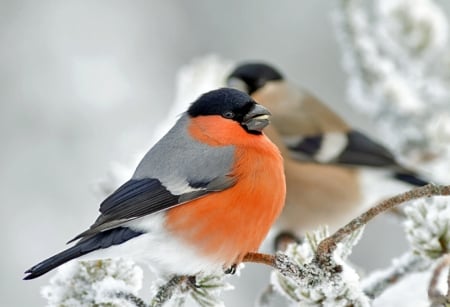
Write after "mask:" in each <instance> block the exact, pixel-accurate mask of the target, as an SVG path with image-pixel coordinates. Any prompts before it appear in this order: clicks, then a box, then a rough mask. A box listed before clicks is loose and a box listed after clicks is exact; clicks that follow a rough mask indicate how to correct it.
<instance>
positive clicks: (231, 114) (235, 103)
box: [187, 88, 270, 134]
mask: <svg viewBox="0 0 450 307" xmlns="http://www.w3.org/2000/svg"><path fill="white" fill-rule="evenodd" d="M187 113H188V114H189V115H190V116H191V117H197V116H205V115H220V116H222V117H224V118H226V119H230V120H234V121H236V122H238V123H239V124H241V126H242V127H243V128H244V129H245V130H246V131H247V132H249V133H252V134H260V133H261V130H262V129H263V128H264V127H265V126H267V125H268V124H269V119H268V118H269V116H270V112H269V110H267V109H266V108H264V107H263V106H261V105H259V104H257V103H256V102H255V101H254V100H253V99H252V98H251V97H250V96H249V95H248V94H246V93H244V92H242V91H239V90H237V89H233V88H221V89H218V90H213V91H210V92H207V93H205V94H203V95H202V96H200V97H199V98H198V99H197V100H196V101H194V102H193V103H192V104H191V106H190V107H189V109H188V111H187Z"/></svg>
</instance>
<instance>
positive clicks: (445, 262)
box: [428, 254, 450, 306]
mask: <svg viewBox="0 0 450 307" xmlns="http://www.w3.org/2000/svg"><path fill="white" fill-rule="evenodd" d="M448 266H450V254H447V255H445V256H444V257H443V258H442V260H441V261H440V262H439V263H438V265H437V266H436V268H435V269H434V270H433V275H432V276H431V280H430V284H429V285H428V299H429V300H430V301H431V303H432V306H434V305H436V306H441V305H445V304H449V303H450V300H449V298H450V297H449V293H450V290H449V289H450V280H449V278H450V271H449V273H448V275H447V287H448V288H447V295H444V294H443V293H441V291H439V289H438V288H437V284H438V281H439V277H440V276H441V274H442V271H443V270H444V269H445V268H446V267H448Z"/></svg>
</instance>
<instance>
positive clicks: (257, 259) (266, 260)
mask: <svg viewBox="0 0 450 307" xmlns="http://www.w3.org/2000/svg"><path fill="white" fill-rule="evenodd" d="M242 262H253V263H260V264H265V265H268V266H270V267H272V268H274V269H276V268H277V267H276V258H275V256H274V255H270V254H262V253H247V254H246V255H245V256H244V259H243V260H242Z"/></svg>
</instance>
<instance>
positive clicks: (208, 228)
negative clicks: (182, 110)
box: [166, 116, 285, 264]
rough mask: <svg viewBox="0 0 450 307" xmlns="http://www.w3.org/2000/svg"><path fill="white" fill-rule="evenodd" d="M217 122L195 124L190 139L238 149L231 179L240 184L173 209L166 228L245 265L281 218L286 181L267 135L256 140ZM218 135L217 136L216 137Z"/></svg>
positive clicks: (208, 252)
mask: <svg viewBox="0 0 450 307" xmlns="http://www.w3.org/2000/svg"><path fill="white" fill-rule="evenodd" d="M213 117H215V116H208V117H203V118H198V120H197V119H194V120H193V121H192V123H191V125H190V126H189V131H190V134H191V136H192V137H193V138H194V139H195V140H198V141H200V142H205V143H208V144H209V145H212V146H229V145H234V146H235V151H234V163H233V167H232V169H231V171H230V176H232V177H234V178H235V179H236V183H235V185H233V186H232V187H231V188H228V189H226V190H224V191H220V192H218V193H211V194H208V195H207V196H205V197H203V198H199V199H196V200H193V201H191V202H189V203H186V204H184V205H182V206H178V207H175V208H173V209H171V210H170V211H168V212H167V221H166V225H167V227H168V229H169V230H170V231H171V232H173V233H175V234H176V235H177V236H179V237H181V238H183V240H184V241H186V242H187V243H191V244H192V245H195V246H197V247H199V252H200V253H202V254H203V255H205V256H208V257H209V258H214V259H215V260H216V261H218V262H222V263H225V264H233V263H238V262H239V261H241V260H242V257H243V256H244V255H245V253H247V252H250V251H256V250H257V249H258V248H259V246H260V244H261V243H262V241H263V240H264V238H265V236H266V235H267V233H268V231H269V229H270V227H271V225H272V224H273V222H274V221H275V219H276V218H277V217H278V215H279V214H280V212H281V210H282V207H283V205H284V200H285V199H284V198H285V179H284V172H283V167H282V158H281V155H280V153H279V151H278V149H277V147H276V146H275V145H274V144H273V143H272V142H271V141H269V139H268V138H267V137H266V136H265V135H264V134H261V135H251V134H248V133H247V132H246V131H245V130H244V129H243V128H242V127H240V126H239V124H238V123H233V122H232V121H224V120H222V121H220V120H218V119H217V118H216V119H215V120H213V119H212V118H213ZM220 125H222V126H220ZM240 130H242V131H240ZM213 131H214V133H216V137H214V138H211V137H210V136H211V135H212V133H213ZM217 133H220V134H221V137H217ZM230 134H234V135H235V136H234V137H231V136H230ZM236 134H237V135H238V136H239V137H238V138H236ZM227 136H228V137H227ZM217 139H220V140H221V143H218V141H217ZM237 139H238V141H236V140H237ZM226 140H228V142H227V141H226Z"/></svg>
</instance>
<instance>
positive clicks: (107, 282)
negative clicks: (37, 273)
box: [41, 259, 143, 307]
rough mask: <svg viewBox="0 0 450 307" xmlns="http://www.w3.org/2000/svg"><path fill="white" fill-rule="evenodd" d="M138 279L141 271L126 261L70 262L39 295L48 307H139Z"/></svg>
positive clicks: (140, 278)
mask: <svg viewBox="0 0 450 307" xmlns="http://www.w3.org/2000/svg"><path fill="white" fill-rule="evenodd" d="M142 279H143V272H142V269H141V268H140V267H138V266H136V265H135V264H134V263H133V262H132V261H130V260H123V259H116V260H98V261H81V262H79V261H72V262H69V263H67V264H65V265H63V266H61V267H60V268H59V269H58V272H57V273H56V275H54V276H53V277H52V278H51V279H50V284H49V285H47V286H45V287H43V288H42V290H41V293H42V295H43V297H44V298H46V299H47V301H48V304H47V306H48V307H60V306H71V307H77V306H80V307H81V306H99V307H100V306H110V307H115V306H117V307H119V306H141V305H142V304H143V302H142V301H141V300H140V299H139V298H138V297H137V293H138V291H139V290H140V289H141V287H142ZM140 304H141V305H140Z"/></svg>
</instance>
